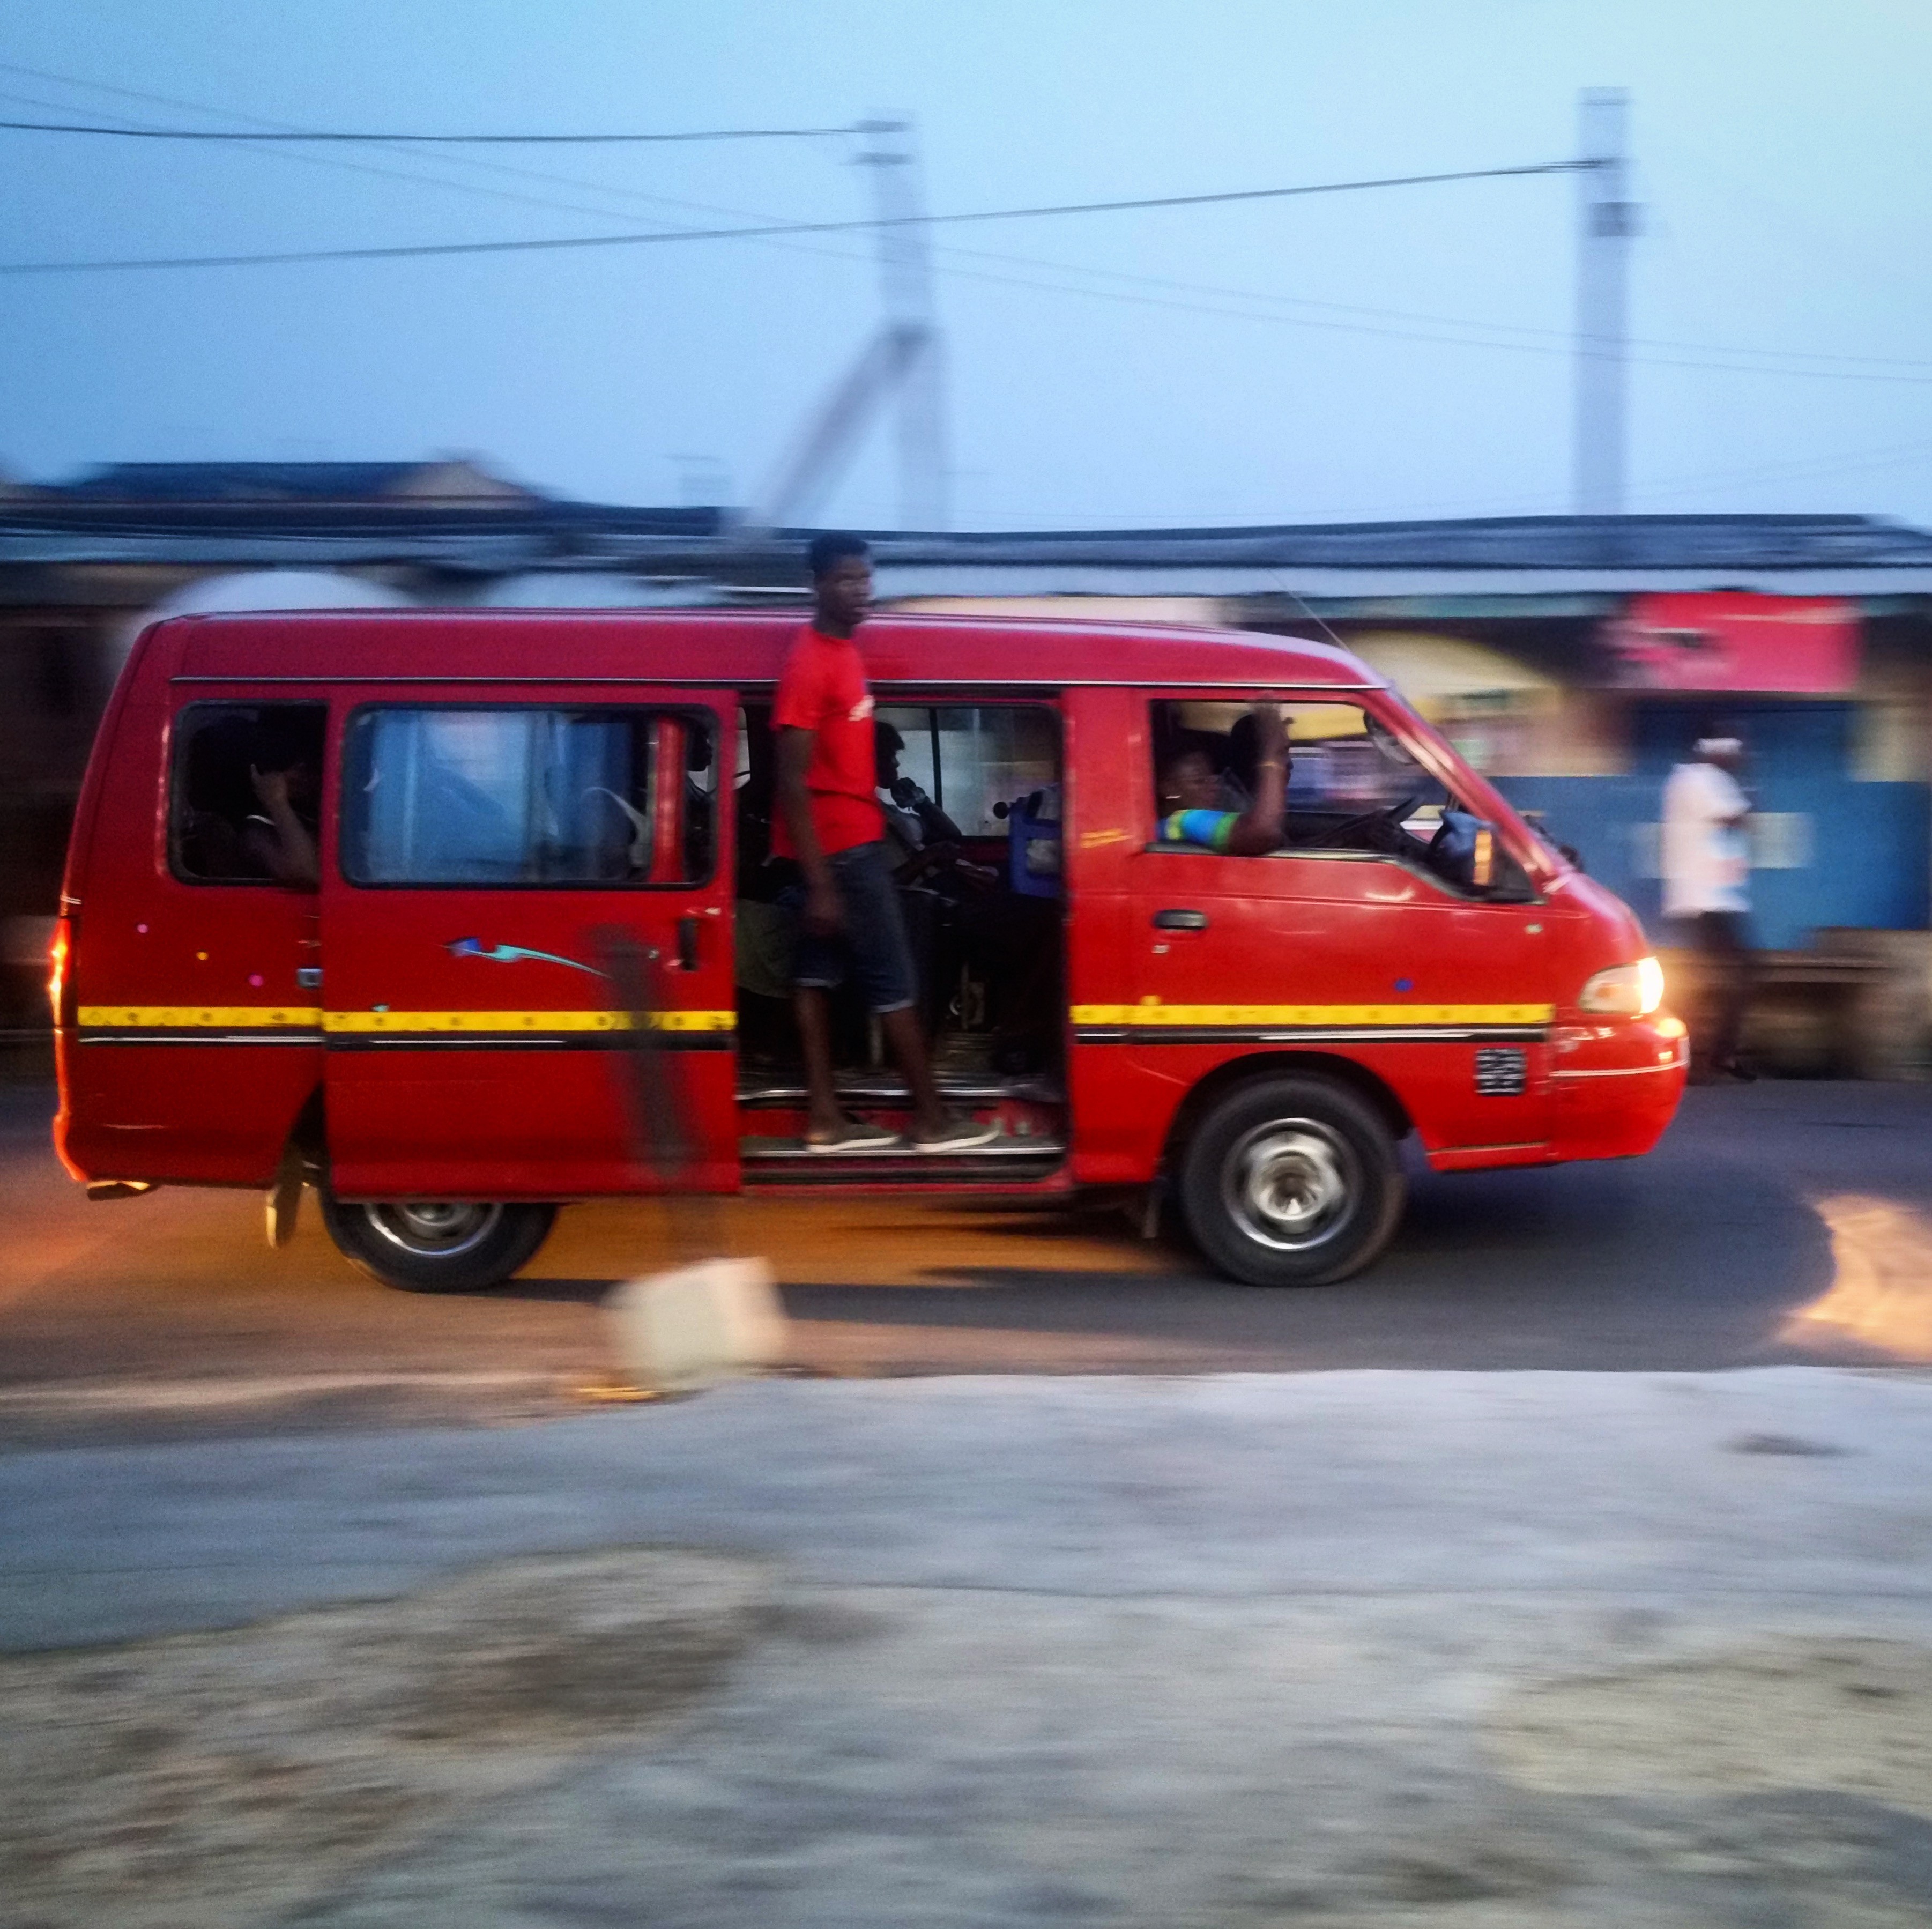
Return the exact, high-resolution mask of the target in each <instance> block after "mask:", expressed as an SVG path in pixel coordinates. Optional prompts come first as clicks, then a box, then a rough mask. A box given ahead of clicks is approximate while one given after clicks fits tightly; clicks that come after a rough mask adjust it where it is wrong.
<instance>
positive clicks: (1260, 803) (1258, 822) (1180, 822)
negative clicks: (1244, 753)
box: [1157, 703, 1288, 857]
mask: <svg viewBox="0 0 1932 1929" xmlns="http://www.w3.org/2000/svg"><path fill="white" fill-rule="evenodd" d="M1249 717H1250V718H1252V720H1253V727H1254V731H1255V739H1254V741H1255V759H1254V778H1253V784H1252V785H1251V787H1250V789H1251V793H1252V800H1251V801H1250V803H1249V805H1248V806H1247V809H1245V810H1242V811H1234V810H1230V809H1229V808H1227V806H1226V801H1225V793H1224V792H1223V787H1222V782H1221V779H1220V778H1219V777H1218V776H1217V775H1216V774H1215V770H1214V763H1213V762H1212V761H1211V760H1210V758H1209V757H1208V753H1207V752H1206V751H1204V750H1184V751H1180V752H1178V754H1175V755H1174V756H1172V757H1169V759H1168V760H1167V762H1166V764H1165V765H1164V766H1163V767H1162V769H1161V772H1160V783H1159V784H1158V787H1157V790H1158V801H1159V805H1160V824H1159V826H1158V830H1159V835H1160V841H1161V842H1162V843H1163V844H1192V845H1196V846H1198V847H1200V848H1201V849H1202V850H1214V851H1219V852H1221V853H1224V854H1226V855H1227V856H1233V857H1259V856H1261V855H1262V853H1265V852H1266V851H1270V850H1277V849H1279V848H1280V845H1281V843H1282V841H1283V835H1284V832H1285V829H1286V809H1287V802H1288V732H1287V730H1286V727H1284V726H1283V723H1282V719H1281V708H1280V705H1279V704H1276V703H1256V704H1255V705H1254V706H1253V708H1252V709H1251V710H1250V712H1249ZM1243 721H1244V722H1245V721H1248V718H1244V719H1243Z"/></svg>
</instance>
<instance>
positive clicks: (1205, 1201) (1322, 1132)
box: [1181, 1078, 1408, 1286]
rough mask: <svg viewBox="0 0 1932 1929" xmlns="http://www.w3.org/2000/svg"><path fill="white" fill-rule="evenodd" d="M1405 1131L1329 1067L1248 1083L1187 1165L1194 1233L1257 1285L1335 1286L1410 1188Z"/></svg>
mask: <svg viewBox="0 0 1932 1929" xmlns="http://www.w3.org/2000/svg"><path fill="white" fill-rule="evenodd" d="M1407 1190H1408V1188H1407V1185H1406V1181H1404V1179H1403V1172H1402V1167H1401V1166H1400V1163H1398V1161H1397V1158H1396V1151H1395V1142H1394V1139H1393V1138H1392V1137H1391V1136H1390V1133H1389V1131H1388V1127H1386V1126H1385V1124H1383V1122H1382V1120H1381V1119H1380V1118H1379V1117H1378V1116H1377V1115H1376V1112H1375V1111H1374V1109H1373V1108H1372V1107H1371V1106H1370V1105H1368V1104H1367V1103H1366V1102H1365V1101H1364V1100H1361V1099H1359V1098H1358V1097H1356V1096H1355V1094H1354V1093H1353V1092H1352V1091H1349V1090H1348V1088H1346V1086H1343V1085H1340V1084H1337V1083H1336V1082H1333V1081H1331V1080H1329V1079H1321V1078H1301V1079H1257V1080H1256V1081H1255V1082H1253V1084H1250V1085H1240V1086H1238V1087H1236V1088H1235V1090H1234V1091H1232V1092H1230V1093H1229V1094H1228V1096H1227V1097H1226V1098H1224V1099H1223V1100H1220V1102H1219V1103H1217V1105H1216V1106H1214V1109H1212V1110H1211V1112H1209V1113H1208V1115H1207V1116H1206V1118H1204V1119H1203V1120H1202V1121H1201V1123H1200V1125H1199V1127H1198V1128H1197V1129H1196V1131H1195V1133H1194V1134H1193V1137H1192V1138H1191V1139H1190V1140H1189V1142H1188V1145H1187V1151H1186V1154H1185V1155H1184V1157H1183V1158H1182V1160H1181V1210H1182V1211H1183V1213H1184V1214H1185V1215H1186V1217H1187V1227H1188V1230H1189V1231H1190V1232H1191V1233H1192V1234H1193V1235H1194V1241H1195V1244H1196V1245H1197V1246H1199V1247H1200V1249H1201V1250H1202V1253H1204V1254H1205V1256H1207V1258H1208V1259H1210V1260H1211V1261H1212V1262H1214V1265H1216V1266H1217V1268H1219V1269H1220V1271H1222V1272H1223V1273H1225V1274H1227V1275H1228V1277H1229V1278H1230V1279H1233V1280H1240V1281H1241V1282H1242V1283H1243V1284H1244V1285H1247V1286H1332V1285H1333V1284H1334V1282H1335V1281H1337V1280H1346V1278H1347V1277H1349V1274H1352V1273H1358V1272H1360V1271H1361V1269H1362V1268H1364V1266H1366V1265H1368V1264H1369V1263H1370V1261H1371V1260H1373V1259H1375V1258H1376V1256H1377V1255H1378V1254H1379V1253H1381V1251H1382V1248H1383V1247H1385V1246H1386V1245H1387V1244H1388V1242H1389V1239H1390V1236H1391V1235H1392V1234H1393V1233H1394V1231H1395V1229H1396V1223H1397V1221H1398V1220H1400V1218H1401V1217H1402V1208H1403V1199H1404V1198H1405V1196H1406V1193H1407Z"/></svg>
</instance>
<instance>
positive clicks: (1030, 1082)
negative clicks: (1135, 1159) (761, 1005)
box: [738, 1067, 1067, 1110]
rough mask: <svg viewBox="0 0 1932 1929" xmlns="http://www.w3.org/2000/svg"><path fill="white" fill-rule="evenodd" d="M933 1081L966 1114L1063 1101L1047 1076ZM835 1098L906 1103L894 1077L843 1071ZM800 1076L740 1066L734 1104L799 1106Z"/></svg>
mask: <svg viewBox="0 0 1932 1929" xmlns="http://www.w3.org/2000/svg"><path fill="white" fill-rule="evenodd" d="M936 1082H937V1084H938V1087H939V1095H940V1097H941V1098H943V1099H944V1100H946V1101H947V1103H948V1104H949V1105H953V1106H959V1107H962V1108H965V1109H968V1110H970V1109H971V1108H972V1107H974V1106H984V1105H991V1104H996V1103H998V1102H999V1101H1000V1100H1002V1099H1019V1100H1025V1101H1026V1102H1027V1103H1028V1104H1031V1105H1040V1106H1061V1105H1064V1104H1065V1103H1067V1088H1066V1087H1065V1086H1064V1085H1062V1084H1061V1082H1060V1081H1059V1079H1057V1078H1055V1077H1053V1076H1052V1075H1051V1074H1050V1073H1041V1072H1034V1073H1024V1074H1020V1075H1017V1076H1001V1074H999V1073H990V1072H989V1073H959V1072H950V1073H949V1072H941V1073H938V1075H937V1078H936ZM836 1083H837V1087H838V1096H839V1097H840V1099H841V1100H843V1101H844V1103H845V1104H846V1105H847V1106H850V1107H852V1108H853V1109H864V1108H865V1107H866V1106H895V1105H896V1106H904V1105H907V1104H910V1103H911V1097H912V1095H911V1094H910V1092H908V1091H907V1089H906V1083H905V1081H904V1079H901V1077H900V1076H898V1073H896V1072H847V1073H841V1074H840V1076H839V1077H838V1080H837V1082H836ZM805 1097H806V1090H805V1079H804V1077H803V1076H802V1074H801V1073H798V1072H796V1071H790V1070H773V1069H772V1068H770V1067H741V1068H740V1070H739V1075H738V1103H739V1104H740V1105H741V1106H763V1107H768V1108H778V1107H782V1106H793V1105H802V1104H804V1103H805Z"/></svg>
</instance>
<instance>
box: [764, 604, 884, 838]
mask: <svg viewBox="0 0 1932 1929" xmlns="http://www.w3.org/2000/svg"><path fill="white" fill-rule="evenodd" d="M772 729H773V730H810V731H811V733H812V739H811V762H810V763H808V764H807V765H806V766H805V790H806V793H807V794H808V796H809V797H810V799H811V827H812V829H814V830H815V831H817V833H818V844H819V848H820V850H823V852H824V853H825V854H826V856H828V857H829V856H831V854H832V852H833V851H835V850H850V848H851V847H853V845H854V844H871V843H873V842H874V841H876V840H877V839H878V838H881V837H883V835H885V829H886V820H885V813H884V812H883V811H881V810H880V808H879V799H878V782H879V778H878V766H877V763H876V762H875V761H874V753H873V748H872V696H871V691H869V690H868V689H867V688H865V661H864V659H863V658H862V657H861V656H860V655H859V646H858V645H857V644H856V643H853V641H852V640H850V637H835V636H826V635H823V634H821V633H820V631H817V630H815V629H813V628H810V627H809V626H807V627H806V628H805V629H803V630H802V631H799V639H798V640H797V642H796V643H793V645H792V646H791V654H790V655H788V656H787V658H785V665H784V670H783V672H782V673H781V675H780V676H779V678H778V700H777V701H776V702H775V703H774V704H773V705H772ZM772 854H773V856H778V857H796V856H797V855H798V851H797V849H796V847H795V846H794V845H793V842H792V839H791V830H790V826H788V825H787V823H786V822H785V820H784V811H783V810H782V809H781V810H778V811H775V812H773V814H772Z"/></svg>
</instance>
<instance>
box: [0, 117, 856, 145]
mask: <svg viewBox="0 0 1932 1929" xmlns="http://www.w3.org/2000/svg"><path fill="white" fill-rule="evenodd" d="M874 125H876V123H870V122H859V123H856V124H853V125H852V126H850V127H701V128H697V129H694V130H691V131H688V132H685V133H618V134H601V133H600V134H411V133H338V132H333V131H331V132H323V131H320V130H314V131H311V130H307V129H302V128H294V127H288V128H278V129H276V130H275V132H273V133H238V132H235V131H232V130H229V129H227V128H224V127H99V126H95V125H93V124H89V123H84V122H81V121H0V131H5V132H6V133H16V134H94V135H104V136H107V137H109V138H110V139H115V140H126V141H336V142H341V141H350V142H368V143H370V144H371V145H392V144H397V143H401V142H407V143H409V144H410V145H413V146H426V147H639V146H643V145H646V144H649V143H652V142H661V141H793V140H825V139H833V138H835V137H836V136H840V135H843V134H859V133H870V132H871V130H872V129H873V127H874Z"/></svg>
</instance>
